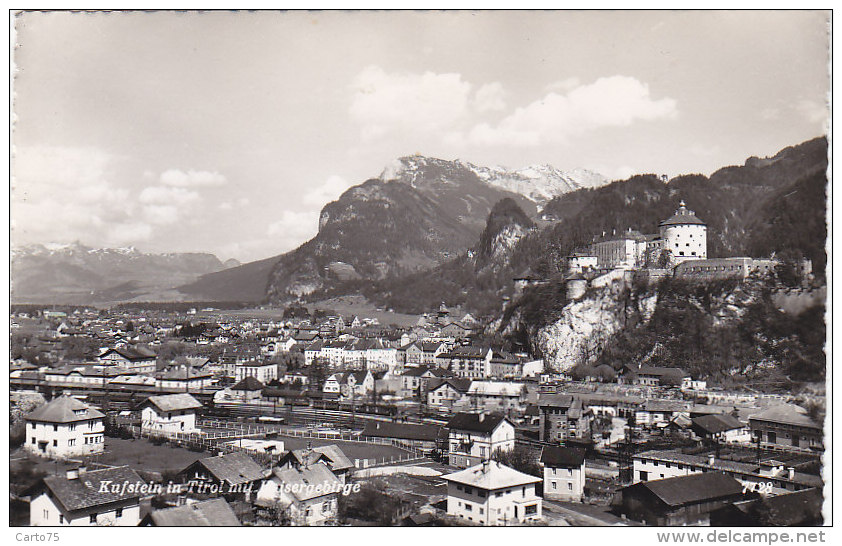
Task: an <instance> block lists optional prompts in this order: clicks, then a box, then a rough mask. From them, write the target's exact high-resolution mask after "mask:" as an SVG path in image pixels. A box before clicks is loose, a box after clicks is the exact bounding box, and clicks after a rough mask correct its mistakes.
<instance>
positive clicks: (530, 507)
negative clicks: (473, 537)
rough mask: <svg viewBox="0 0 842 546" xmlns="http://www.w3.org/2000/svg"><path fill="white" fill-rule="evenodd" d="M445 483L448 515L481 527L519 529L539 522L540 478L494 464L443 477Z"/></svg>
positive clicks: (475, 466) (476, 466)
mask: <svg viewBox="0 0 842 546" xmlns="http://www.w3.org/2000/svg"><path fill="white" fill-rule="evenodd" d="M443 479H444V480H445V481H446V482H447V515H449V516H454V517H458V518H461V519H464V520H466V521H471V522H474V523H477V524H480V525H522V524H524V523H527V522H531V521H539V520H540V519H541V497H540V496H538V494H537V491H536V488H535V485H536V484H537V483H538V482H540V481H541V478H538V477H536V476H530V475H528V474H524V473H522V472H518V471H517V470H515V469H514V468H510V467H508V466H506V465H503V464H501V463H499V462H497V461H484V462H482V463H479V464H477V465H474V466H471V467H470V468H466V469H465V470H460V471H459V472H454V473H453V474H447V475H445V476H443Z"/></svg>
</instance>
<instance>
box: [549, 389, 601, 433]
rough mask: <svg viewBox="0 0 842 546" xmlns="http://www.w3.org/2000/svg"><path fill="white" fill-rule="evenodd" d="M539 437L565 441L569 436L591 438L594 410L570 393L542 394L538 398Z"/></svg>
mask: <svg viewBox="0 0 842 546" xmlns="http://www.w3.org/2000/svg"><path fill="white" fill-rule="evenodd" d="M538 411H539V412H540V415H539V418H538V438H539V440H540V441H542V442H563V441H565V440H567V439H568V438H579V439H590V437H591V423H592V421H593V412H591V411H590V409H588V408H586V407H585V406H584V404H583V403H582V401H581V400H580V399H579V398H577V397H574V396H571V395H569V394H542V395H541V396H540V397H539V398H538Z"/></svg>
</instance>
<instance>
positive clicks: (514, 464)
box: [491, 445, 541, 477]
mask: <svg viewBox="0 0 842 546" xmlns="http://www.w3.org/2000/svg"><path fill="white" fill-rule="evenodd" d="M491 458H492V459H493V460H495V461H497V462H499V463H501V464H504V465H506V466H508V467H510V468H514V469H515V470H517V471H518V472H523V473H524V474H529V475H531V476H539V477H540V476H541V467H540V465H539V464H538V454H537V453H536V452H535V451H534V450H533V449H531V448H529V447H527V446H524V445H515V448H514V449H512V450H511V451H501V450H500V449H498V450H496V451H495V452H494V454H493V455H492V456H491Z"/></svg>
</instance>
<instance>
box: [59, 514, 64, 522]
mask: <svg viewBox="0 0 842 546" xmlns="http://www.w3.org/2000/svg"><path fill="white" fill-rule="evenodd" d="M58 522H59V523H64V514H59V515H58Z"/></svg>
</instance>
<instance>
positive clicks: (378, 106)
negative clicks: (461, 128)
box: [349, 66, 471, 141]
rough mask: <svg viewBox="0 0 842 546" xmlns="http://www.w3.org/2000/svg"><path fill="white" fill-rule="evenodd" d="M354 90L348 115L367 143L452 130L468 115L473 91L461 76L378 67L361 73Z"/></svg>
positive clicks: (371, 67) (370, 67) (354, 83)
mask: <svg viewBox="0 0 842 546" xmlns="http://www.w3.org/2000/svg"><path fill="white" fill-rule="evenodd" d="M351 87H352V90H353V95H352V97H351V106H350V110H349V114H350V117H351V119H352V120H353V121H354V122H356V123H357V124H359V126H360V134H361V136H362V138H363V140H365V141H373V140H377V139H380V138H383V137H386V136H388V135H390V134H392V133H394V132H404V133H405V132H406V131H413V132H422V133H424V132H427V133H429V132H435V131H438V130H441V129H442V128H446V127H450V126H452V124H453V123H455V122H457V121H458V120H460V119H462V118H463V117H464V116H465V115H466V114H467V112H468V104H469V95H470V91H471V84H470V83H468V82H465V81H462V76H461V75H460V74H435V73H433V72H425V73H423V74H413V73H404V72H399V73H387V72H385V71H384V70H383V69H382V68H380V67H377V66H369V67H367V68H365V69H364V70H363V71H362V72H360V73H359V74H358V75H357V77H356V78H355V79H354V81H353V84H352V85H351Z"/></svg>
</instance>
